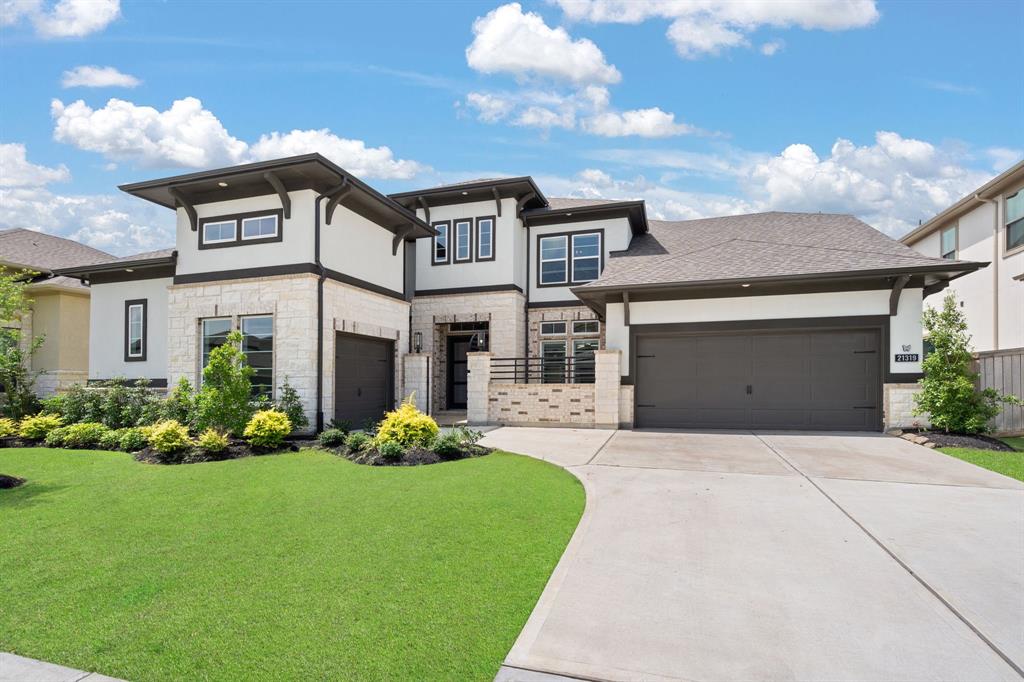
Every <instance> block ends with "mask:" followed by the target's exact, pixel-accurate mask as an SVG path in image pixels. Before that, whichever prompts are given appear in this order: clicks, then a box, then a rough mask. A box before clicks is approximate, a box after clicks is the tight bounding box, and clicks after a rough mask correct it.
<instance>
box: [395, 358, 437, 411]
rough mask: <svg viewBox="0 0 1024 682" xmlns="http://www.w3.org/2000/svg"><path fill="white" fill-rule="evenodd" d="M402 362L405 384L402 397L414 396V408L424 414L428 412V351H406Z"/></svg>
mask: <svg viewBox="0 0 1024 682" xmlns="http://www.w3.org/2000/svg"><path fill="white" fill-rule="evenodd" d="M402 362H403V363H404V365H405V372H404V376H405V385H404V386H403V388H402V398H403V399H405V398H408V397H409V396H410V395H413V396H414V397H415V402H416V409H418V410H419V411H420V412H423V413H424V414H430V389H431V388H432V387H431V386H430V375H429V368H430V354H429V353H406V354H405V355H404V356H403V360H402Z"/></svg>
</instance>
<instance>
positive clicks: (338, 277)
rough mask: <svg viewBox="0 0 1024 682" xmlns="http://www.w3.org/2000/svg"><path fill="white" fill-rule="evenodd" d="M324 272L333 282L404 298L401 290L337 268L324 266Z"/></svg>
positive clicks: (402, 299)
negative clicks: (347, 273)
mask: <svg viewBox="0 0 1024 682" xmlns="http://www.w3.org/2000/svg"><path fill="white" fill-rule="evenodd" d="M324 274H325V275H326V276H327V279H331V280H334V281H335V282H340V283H342V284H348V285H349V286H353V287H356V288H358V289H363V290H365V291H369V292H371V293H374V294H380V295H381V296H387V297H388V298H397V299H398V300H399V301H404V300H405V294H404V293H402V292H401V291H394V290H392V289H388V288H387V287H382V286H380V285H379V284H374V283H373V282H367V281H366V280H363V279H359V278H358V277H352V276H351V275H346V274H345V273H343V272H338V271H337V270H331V269H330V268H324Z"/></svg>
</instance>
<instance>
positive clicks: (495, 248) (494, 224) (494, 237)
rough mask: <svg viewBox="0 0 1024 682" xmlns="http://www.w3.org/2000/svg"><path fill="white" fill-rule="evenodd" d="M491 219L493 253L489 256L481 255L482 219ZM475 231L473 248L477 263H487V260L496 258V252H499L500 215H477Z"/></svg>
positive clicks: (474, 258)
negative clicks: (483, 256)
mask: <svg viewBox="0 0 1024 682" xmlns="http://www.w3.org/2000/svg"><path fill="white" fill-rule="evenodd" d="M481 220H490V221H491V255H490V256H489V257H487V258H482V257H481V256H480V221H481ZM472 229H473V233H474V235H475V236H476V243H475V248H474V249H473V260H474V261H475V262H477V263H485V262H487V261H492V260H495V257H496V256H495V254H497V253H498V244H497V241H498V239H497V238H498V217H497V216H493V215H482V216H477V218H476V221H475V225H473V228H472Z"/></svg>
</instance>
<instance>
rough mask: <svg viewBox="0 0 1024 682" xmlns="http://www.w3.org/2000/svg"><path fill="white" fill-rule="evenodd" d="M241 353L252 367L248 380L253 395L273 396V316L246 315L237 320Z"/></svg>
mask: <svg viewBox="0 0 1024 682" xmlns="http://www.w3.org/2000/svg"><path fill="white" fill-rule="evenodd" d="M239 326H240V327H241V332H242V353H243V354H244V355H245V359H246V361H248V363H249V366H250V367H252V368H253V373H252V376H251V377H249V381H250V383H251V384H252V393H253V395H254V396H259V395H265V396H267V397H268V398H272V397H273V396H274V318H273V316H272V315H247V316H245V317H243V318H241V319H240V320H239Z"/></svg>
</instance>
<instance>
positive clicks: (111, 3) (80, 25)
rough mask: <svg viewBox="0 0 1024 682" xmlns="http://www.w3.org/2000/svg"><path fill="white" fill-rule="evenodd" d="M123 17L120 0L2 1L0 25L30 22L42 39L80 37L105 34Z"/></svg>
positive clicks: (0, 5)
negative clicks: (115, 21)
mask: <svg viewBox="0 0 1024 682" xmlns="http://www.w3.org/2000/svg"><path fill="white" fill-rule="evenodd" d="M119 16H121V2H120V0H59V2H57V3H54V4H53V5H46V4H44V3H43V1H42V0H3V2H2V4H0V25H3V26H13V25H15V24H18V23H21V22H22V21H24V20H27V21H29V22H30V23H31V24H32V26H33V28H34V29H35V31H36V34H38V35H39V36H41V37H43V38H81V37H82V36H87V35H89V34H91V33H96V32H97V31H102V30H103V29H104V28H106V27H107V26H109V25H110V24H111V23H112V22H113V21H114V20H115V19H117V18H118V17H119Z"/></svg>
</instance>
